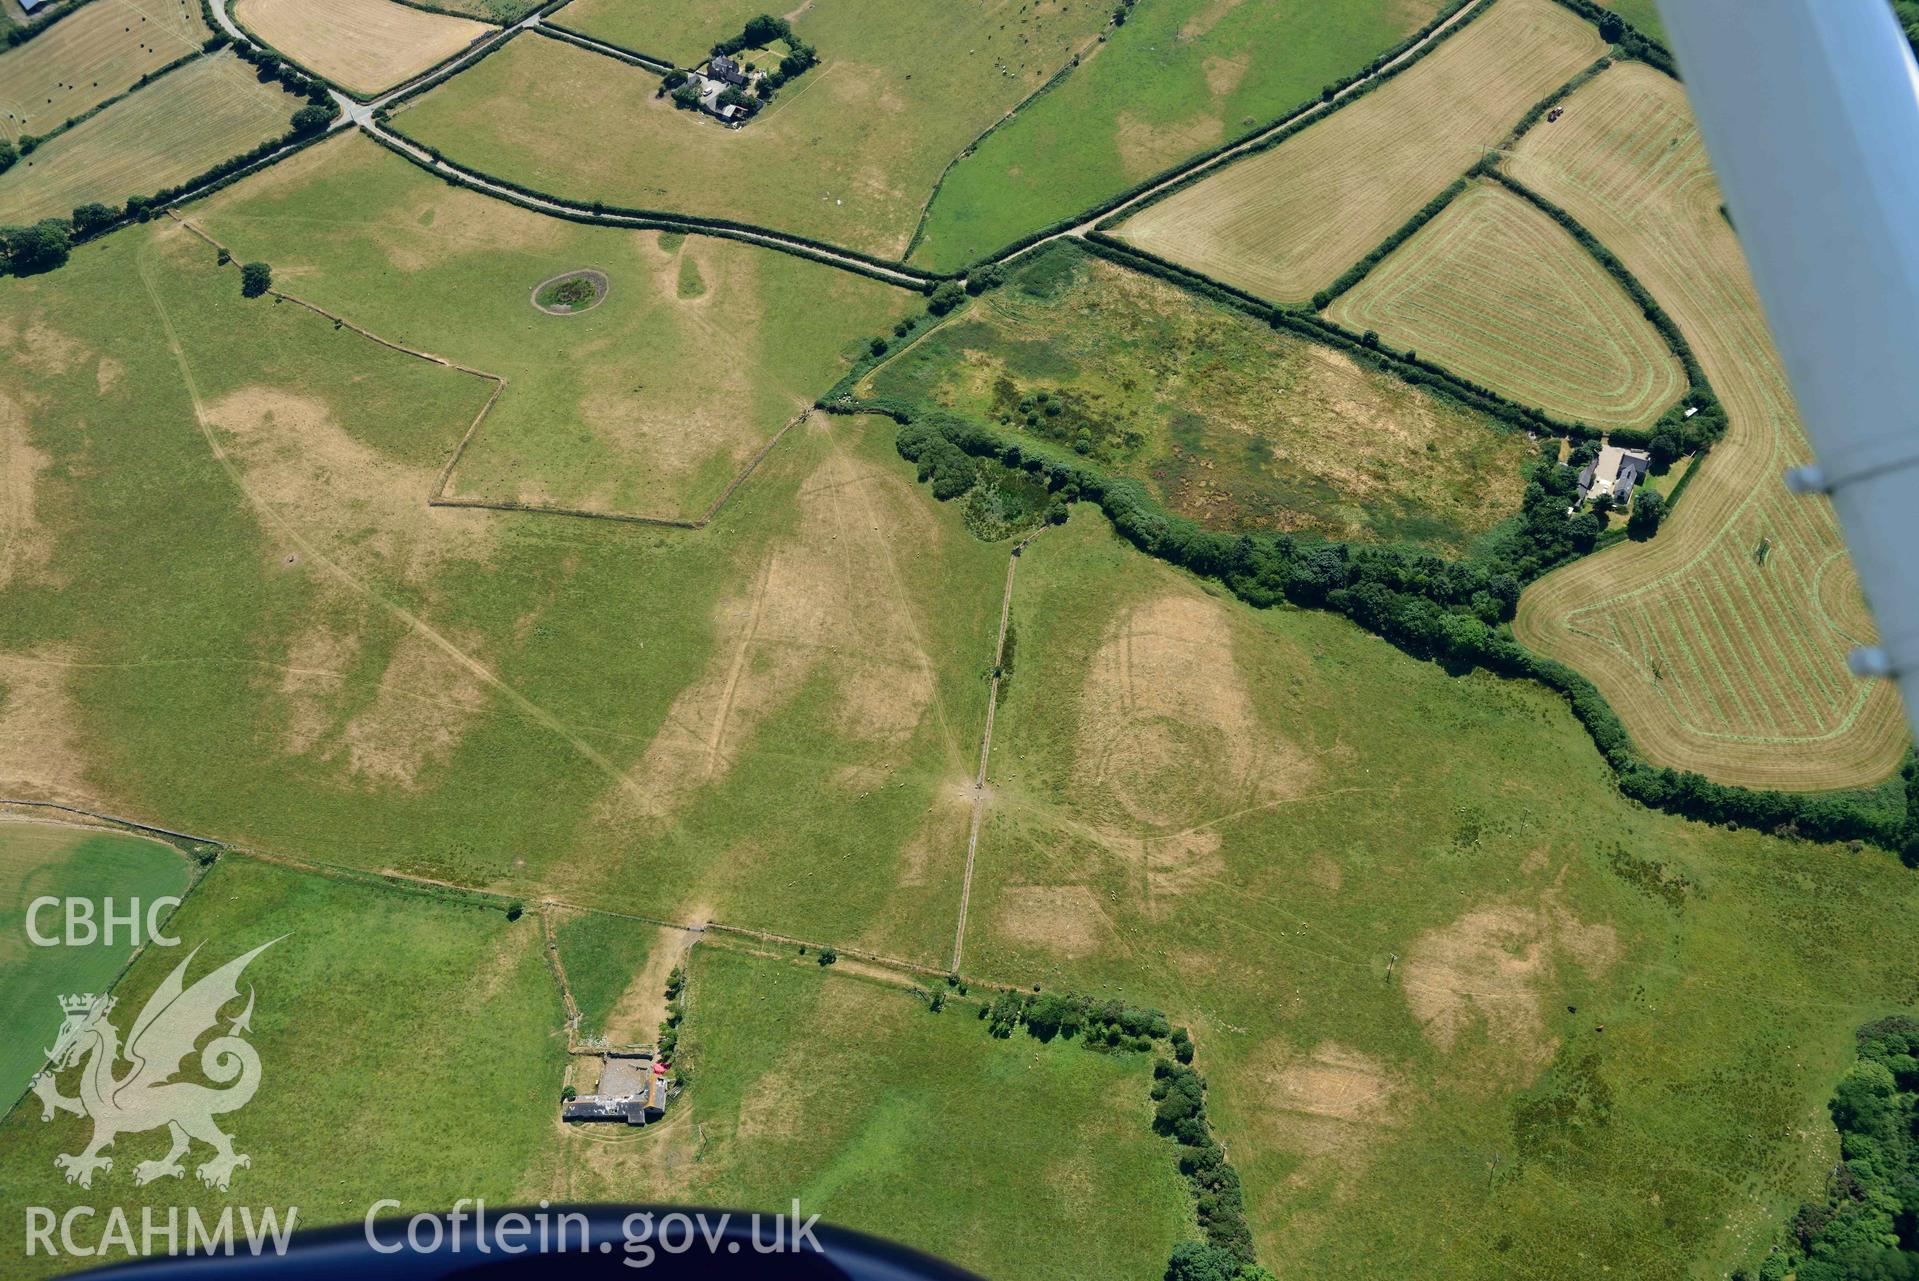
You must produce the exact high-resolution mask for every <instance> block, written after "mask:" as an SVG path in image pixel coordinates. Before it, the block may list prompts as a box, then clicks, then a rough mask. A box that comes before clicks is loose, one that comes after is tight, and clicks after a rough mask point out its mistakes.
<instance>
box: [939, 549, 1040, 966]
mask: <svg viewBox="0 0 1919 1281" xmlns="http://www.w3.org/2000/svg"><path fill="white" fill-rule="evenodd" d="M1045 532H1046V527H1045V526H1044V525H1042V526H1040V528H1038V529H1036V530H1034V531H1033V532H1032V533H1030V534H1028V535H1027V536H1026V537H1024V538H1022V539H1020V540H1019V541H1018V542H1017V543H1015V544H1013V551H1012V553H1011V555H1009V556H1008V557H1007V558H1006V590H1005V591H1004V592H1002V593H1001V594H1000V601H999V639H998V640H996V641H994V642H993V679H992V681H991V682H990V684H989V687H988V689H987V691H986V726H985V728H984V729H982V730H981V731H980V739H979V768H978V770H977V771H975V773H974V774H973V820H972V826H971V828H970V829H969V831H968V832H967V835H966V872H965V874H964V875H963V876H962V877H961V878H960V902H959V921H958V923H957V924H956V925H954V927H953V963H952V965H951V966H950V967H949V968H950V969H951V970H952V972H953V973H955V974H957V973H959V967H960V954H961V953H962V952H963V951H964V949H965V947H966V911H967V908H968V906H969V905H970V904H971V902H972V898H973V860H974V858H975V856H977V855H978V853H979V829H980V824H981V822H982V821H984V820H985V818H986V762H987V758H988V757H990V756H991V755H992V753H993V713H994V711H995V710H996V709H997V708H998V707H999V686H1000V680H1001V679H1002V673H1001V671H1000V665H1001V664H1002V663H1004V662H1005V661H1006V625H1007V622H1008V621H1009V620H1010V619H1011V618H1012V614H1013V577H1014V575H1015V574H1017V573H1018V572H1019V558H1020V554H1021V553H1022V552H1024V551H1025V550H1026V547H1027V545H1028V544H1029V543H1031V542H1032V541H1033V540H1034V539H1035V538H1038V537H1039V536H1040V535H1041V534H1043V533H1045Z"/></svg>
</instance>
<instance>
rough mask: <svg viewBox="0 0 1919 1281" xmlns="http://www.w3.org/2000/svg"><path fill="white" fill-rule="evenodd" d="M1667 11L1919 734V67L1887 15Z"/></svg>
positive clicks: (1817, 0)
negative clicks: (1915, 64)
mask: <svg viewBox="0 0 1919 1281" xmlns="http://www.w3.org/2000/svg"><path fill="white" fill-rule="evenodd" d="M1659 8H1660V12H1661V13H1662V14H1663V15H1664V17H1665V20H1666V27H1667V30H1668V31H1669V32H1670V33H1671V36H1672V46H1673V52H1674V54H1675V55H1676V56H1677V57H1678V59H1679V66H1680V70H1681V72H1682V73H1683V74H1684V75H1685V77H1686V92H1687V94H1688V96H1689V97H1690V98H1691V99H1692V106H1693V111H1694V113H1695V114H1696V115H1697V116H1698V119H1699V130H1700V133H1701V134H1702V135H1703V137H1704V138H1705V142H1706V149H1707V151H1709V152H1710V153H1711V155H1712V161H1713V168H1714V169H1715V170H1716V171H1717V172H1718V175H1719V182H1720V186H1721V187H1722V188H1723V189H1724V191H1725V194H1726V203H1727V206H1728V207H1729V208H1730V210H1731V212H1732V218H1733V223H1734V225H1735V226H1736V227H1737V229H1738V233H1739V240H1740V243H1741V244H1742V245H1743V246H1744V247H1745V251H1746V258H1747V261H1748V262H1749V263H1750V264H1751V266H1752V274H1753V279H1754V281H1755V282H1756V283H1757V284H1758V286H1759V296H1760V300H1761V301H1762V302H1763V303H1764V304H1765V308H1766V314H1767V316H1768V317H1769V318H1770V320H1771V322H1772V332H1773V336H1774V338H1775V340H1776V341H1777V342H1778V344H1779V351H1780V354H1781V355H1782V356H1783V357H1784V359H1785V364H1786V373H1787V376H1788V377H1790V378H1791V380H1792V386H1793V391H1794V392H1795V394H1796V395H1797V397H1798V400H1799V409H1800V413H1801V415H1802V417H1803V418H1804V420H1805V424H1806V432H1807V434H1808V435H1809V436H1810V437H1811V439H1812V444H1813V448H1814V451H1815V453H1816V454H1817V455H1818V458H1819V462H1818V463H1817V465H1815V466H1812V467H1805V468H1801V469H1799V470H1797V471H1795V472H1793V473H1792V474H1790V475H1789V476H1788V477H1787V484H1788V486H1789V487H1790V488H1791V489H1793V490H1794V491H1795V492H1798V493H1829V494H1831V495H1832V501H1833V505H1834V506H1835V507H1836V509H1837V510H1838V513H1839V522H1840V525H1841V527H1842V528H1843V529H1844V531H1845V534H1846V540H1847V542H1849V543H1850V544H1851V546H1852V558H1853V564H1854V565H1855V566H1857V568H1858V571H1859V579H1860V582H1861V583H1862V584H1863V585H1864V587H1865V592H1866V600H1867V601H1868V603H1869V604H1870V605H1871V607H1872V610H1873V614H1874V616H1875V617H1876V619H1877V620H1878V624H1879V634H1880V644H1879V646H1878V647H1877V648H1875V649H1863V650H1857V651H1855V652H1854V653H1853V656H1852V667H1853V670H1854V671H1855V672H1857V673H1858V674H1860V675H1862V676H1888V677H1893V678H1895V679H1897V680H1898V681H1899V683H1900V686H1901V689H1902V692H1903V694H1904V696H1905V702H1906V712H1907V715H1908V717H1909V718H1911V719H1912V720H1913V722H1914V726H1915V730H1919V68H1916V67H1915V66H1914V63H1913V58H1912V53H1911V51H1910V49H1909V48H1908V47H1907V45H1906V41H1905V37H1904V35H1903V34H1902V33H1901V32H1900V30H1899V27H1898V25H1897V24H1896V23H1895V22H1894V20H1893V16H1892V11H1891V7H1890V6H1889V5H1888V4H1887V3H1886V0H1660V3H1659Z"/></svg>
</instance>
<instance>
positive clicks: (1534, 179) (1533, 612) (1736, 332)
mask: <svg viewBox="0 0 1919 1281" xmlns="http://www.w3.org/2000/svg"><path fill="white" fill-rule="evenodd" d="M1508 166H1509V170H1510V172H1511V174H1512V176H1513V177H1514V178H1515V179H1517V180H1519V181H1520V182H1522V183H1525V184H1526V185H1528V186H1530V187H1532V188H1533V189H1535V190H1537V191H1538V192H1539V193H1540V194H1542V195H1543V196H1545V197H1546V198H1547V199H1549V200H1551V201H1553V202H1554V203H1556V204H1558V205H1560V206H1561V207H1562V208H1565V209H1566V210H1568V212H1570V213H1571V214H1572V215H1573V216H1574V217H1575V218H1577V219H1579V220H1580V221H1581V222H1582V223H1584V224H1585V226H1586V227H1587V228H1588V229H1589V230H1590V231H1592V232H1593V234H1595V235H1596V236H1598V237H1599V239H1600V240H1601V241H1602V242H1604V243H1605V244H1606V245H1607V246H1608V247H1609V248H1611V249H1612V251H1613V252H1614V253H1616V254H1618V255H1619V257H1620V258H1621V259H1622V260H1623V261H1624V262H1625V264H1626V266H1627V267H1628V268H1629V269H1630V270H1631V271H1632V272H1633V274H1634V275H1636V276H1637V277H1638V278H1639V279H1640V280H1641V281H1642V282H1644V284H1645V285H1646V287H1647V288H1648V289H1649V290H1650V291H1651V292H1652V294H1653V296H1654V297H1655V298H1657V299H1658V300H1659V302H1660V304H1661V305H1662V306H1663V307H1664V308H1665V309H1666V311H1667V312H1669V313H1670V314H1671V315H1672V317H1673V319H1674V321H1675V322H1676V323H1677V324H1678V325H1679V327H1680V329H1681V330H1682V331H1683V332H1684V334H1685V336H1686V340H1687V342H1688V343H1690V344H1691V346H1692V348H1693V350H1694V351H1695V352H1696V353H1697V355H1698V357H1699V360H1700V363H1701V364H1702V365H1703V366H1704V367H1705V370H1706V375H1707V377H1708V378H1710V379H1711V380H1712V383H1713V386H1714V388H1715V390H1716V391H1717V392H1718V393H1719V396H1720V398H1721V400H1722V401H1723V402H1724V403H1725V406H1726V410H1727V412H1728V414H1729V416H1730V420H1731V421H1730V426H1729V428H1728V430H1727V433H1726V436H1725V438H1724V440H1722V441H1721V442H1720V443H1719V444H1718V445H1717V446H1716V447H1715V448H1714V449H1713V451H1712V453H1711V455H1710V456H1709V457H1707V458H1706V459H1705V460H1704V465H1703V467H1704V469H1703V471H1701V472H1700V474H1699V475H1698V476H1696V477H1694V478H1693V479H1692V481H1691V482H1690V484H1689V486H1688V488H1687V489H1686V492H1685V495H1684V497H1683V501H1681V502H1680V504H1679V505H1678V506H1677V508H1676V509H1675V511H1674V514H1673V516H1672V518H1671V519H1670V520H1668V521H1667V523H1666V526H1665V528H1664V529H1662V530H1661V532H1660V534H1659V537H1657V538H1655V539H1653V540H1652V541H1650V542H1646V543H1627V544H1623V545H1621V546H1619V547H1616V548H1613V549H1610V550H1607V551H1605V552H1601V553H1599V554H1598V555H1595V556H1590V557H1587V558H1586V559H1584V560H1580V561H1577V562H1575V563H1574V564H1572V565H1569V566H1567V567H1566V568H1564V569H1561V570H1558V571H1557V572H1555V573H1553V574H1550V575H1548V576H1547V577H1546V578H1544V579H1542V580H1540V581H1539V582H1538V583H1536V584H1534V585H1533V586H1532V587H1531V588H1529V589H1528V590H1527V592H1526V593H1525V595H1524V596H1523V597H1522V598H1521V601H1520V607H1519V616H1518V618H1517V620H1516V621H1515V623H1514V630H1515V632H1516V633H1517V634H1518V635H1519V637H1520V639H1521V640H1523V641H1524V642H1525V643H1526V644H1527V645H1529V646H1531V647H1533V648H1534V649H1537V650H1539V651H1541V652H1543V653H1546V654H1549V655H1551V656H1552V657H1554V658H1557V659H1560V660H1561V661H1564V662H1567V663H1570V664H1572V665H1573V666H1574V667H1576V668H1578V669H1579V670H1580V671H1581V672H1582V673H1584V674H1585V675H1587V676H1588V677H1590V678H1591V679H1592V680H1593V682H1594V683H1595V684H1597V685H1598V686H1599V688H1600V690H1601V692H1602V693H1604V694H1605V696H1606V698H1607V699H1608V700H1609V701H1610V702H1611V703H1612V705H1613V706H1614V707H1615V708H1617V709H1618V712H1619V715H1620V716H1621V718H1622V719H1623V720H1624V721H1625V723H1626V727H1627V728H1628V730H1630V731H1631V733H1632V735H1633V738H1634V740H1635V742H1637V743H1638V744H1639V746H1640V748H1641V750H1642V751H1644V752H1645V754H1646V755H1647V756H1648V757H1649V758H1651V759H1652V760H1653V761H1655V762H1657V763H1659V764H1662V765H1670V766H1673V767H1675V768H1679V769H1691V770H1697V771H1699V772H1700V773H1702V774H1705V775H1706V776H1707V777H1709V778H1712V779H1714V780H1716V781H1719V782H1722V783H1735V784H1742V785H1745V786H1749V787H1780V788H1789V789H1804V790H1822V789H1828V788H1841V787H1856V786H1861V785H1865V784H1870V783H1874V782H1877V781H1879V780H1880V779H1882V778H1884V777H1885V776H1886V775H1887V774H1888V773H1890V772H1891V771H1892V770H1893V769H1894V768H1896V767H1897V765H1898V763H1899V759H1900V756H1901V755H1902V754H1903V752H1904V751H1905V748H1906V744H1907V743H1908V741H1909V735H1908V733H1907V730H1906V727H1905V723H1904V720H1903V718H1902V717H1901V715H1900V705H1899V696H1898V692H1897V690H1896V689H1895V688H1894V687H1893V685H1892V684H1891V683H1890V682H1883V681H1879V682H1875V681H1865V680H1860V679H1859V678H1856V677H1854V676H1852V675H1851V674H1850V673H1849V672H1848V671H1847V670H1846V663H1845V658H1846V652H1847V650H1848V648H1850V647H1851V646H1852V645H1854V644H1860V643H1865V642H1867V641H1869V640H1870V638H1871V637H1870V632H1869V630H1868V629H1869V627H1870V622H1869V619H1868V616H1867V614H1866V613H1865V610H1864V608H1863V605H1862V604H1861V603H1860V601H1859V592H1858V588H1857V585H1856V581H1855V580H1854V578H1853V574H1852V570H1851V566H1850V563H1849V562H1848V561H1847V559H1846V555H1845V545H1844V543H1843V541H1842V540H1841V538H1840V534H1839V529H1838V526H1837V523H1836V521H1835V519H1834V517H1833V514H1832V508H1831V505H1830V504H1829V503H1828V502H1826V501H1825V500H1824V499H1804V498H1792V497H1789V496H1788V495H1787V494H1786V492H1785V489H1784V486H1783V485H1782V484H1781V483H1780V477H1781V475H1782V474H1783V473H1784V472H1785V471H1786V469H1787V468H1789V467H1791V466H1793V465H1795V464H1797V463H1801V462H1803V461H1805V460H1806V459H1807V458H1808V457H1809V454H1810V451H1809V448H1808V445H1807V443H1806V440H1805V437H1804V435H1803V433H1802V431H1801V429H1800V426H1799V422H1798V418H1797V415H1796V412H1795V409H1794V406H1793V399H1792V391H1791V388H1790V387H1789V386H1788V384H1787V382H1786V376H1785V371H1784V369H1783V368H1782V367H1781V365H1780V363H1779V358H1778V356H1777V354H1776V353H1775V352H1774V350H1773V347H1772V342H1771V338H1770V335H1769V333H1768V331H1767V327H1766V321H1765V316H1764V314H1763V312H1762V311H1761V309H1760V306H1759V300H1758V298H1757V296H1756V295H1755V294H1754V292H1753V289H1752V284H1751V280H1750V278H1749V276H1748V275H1747V272H1746V266H1745V262H1744V260H1743V258H1742V257H1741V255H1740V251H1739V244H1738V240H1737V238H1736V237H1735V236H1734V234H1733V231H1732V229H1731V227H1730V226H1729V225H1728V224H1727V222H1726V220H1725V218H1724V217H1723V216H1722V215H1721V214H1720V212H1719V210H1720V196H1719V190H1718V187H1717V185H1716V184H1715V183H1714V181H1713V178H1712V172H1711V168H1710V166H1709V164H1708V162H1707V158H1706V154H1705V151H1704V148H1703V146H1702V144H1701V142H1700V139H1699V136H1698V133H1697V131H1696V130H1695V128H1694V126H1693V122H1692V117H1691V114H1690V112H1689V111H1688V109H1687V106H1686V101H1685V96H1684V92H1683V91H1682V90H1681V88H1680V87H1679V85H1678V84H1677V83H1676V82H1674V81H1672V80H1670V79H1668V78H1667V77H1665V76H1663V75H1661V74H1659V73H1658V72H1656V71H1654V70H1652V69H1651V68H1649V67H1646V66H1643V65H1640V64H1636V63H1627V64H1622V65H1621V66H1618V67H1615V68H1613V69H1612V70H1610V71H1608V72H1606V73H1605V74H1603V75H1601V76H1600V77H1599V78H1598V79H1596V80H1594V81H1593V82H1592V83H1591V84H1589V85H1587V86H1586V87H1585V88H1584V89H1582V90H1580V91H1579V92H1578V93H1576V94H1575V95H1573V97H1572V98H1570V99H1569V100H1568V101H1567V103H1566V116H1565V118H1564V119H1562V120H1560V121H1558V122H1557V123H1555V124H1554V125H1553V126H1552V127H1551V128H1550V129H1547V128H1539V129H1534V130H1533V131H1532V132H1531V133H1530V134H1528V135H1527V136H1526V138H1525V139H1524V140H1523V141H1522V142H1521V144H1520V146H1519V147H1518V148H1517V149H1516V151H1515V153H1514V154H1513V156H1512V157H1511V159H1510V160H1509V162H1508Z"/></svg>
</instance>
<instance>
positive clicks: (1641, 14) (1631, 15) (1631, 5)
mask: <svg viewBox="0 0 1919 1281" xmlns="http://www.w3.org/2000/svg"><path fill="white" fill-rule="evenodd" d="M1599 3H1600V4H1603V5H1605V6H1606V7H1607V8H1608V9H1611V10H1612V11H1613V12H1615V13H1617V14H1618V15H1619V16H1620V17H1622V18H1624V19H1625V20H1626V21H1627V22H1630V23H1632V25H1633V26H1635V27H1637V28H1639V30H1641V31H1643V32H1645V33H1646V34H1647V35H1649V36H1651V37H1652V38H1653V39H1655V40H1658V41H1660V42H1661V43H1664V42H1665V39H1666V24H1665V22H1664V21H1662V20H1661V18H1660V16H1659V5H1658V3H1657V0H1599Z"/></svg>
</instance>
